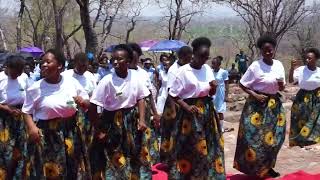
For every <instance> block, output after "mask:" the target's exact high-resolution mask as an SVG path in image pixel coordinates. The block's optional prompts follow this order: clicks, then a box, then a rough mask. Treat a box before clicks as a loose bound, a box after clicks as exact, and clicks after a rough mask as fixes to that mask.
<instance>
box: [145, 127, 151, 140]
mask: <svg viewBox="0 0 320 180" xmlns="http://www.w3.org/2000/svg"><path fill="white" fill-rule="evenodd" d="M144 133H145V135H146V140H147V141H150V139H151V129H150V128H147V129H146V130H145V131H144Z"/></svg>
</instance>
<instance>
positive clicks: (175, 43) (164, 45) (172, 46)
mask: <svg viewBox="0 0 320 180" xmlns="http://www.w3.org/2000/svg"><path fill="white" fill-rule="evenodd" d="M183 46H187V44H186V43H184V42H182V41H179V40H162V41H159V42H158V43H157V44H155V45H153V46H152V47H151V48H150V49H149V51H160V52H161V51H177V50H179V49H180V48H181V47H183Z"/></svg>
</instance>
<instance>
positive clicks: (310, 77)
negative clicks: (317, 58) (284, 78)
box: [293, 66, 320, 91]
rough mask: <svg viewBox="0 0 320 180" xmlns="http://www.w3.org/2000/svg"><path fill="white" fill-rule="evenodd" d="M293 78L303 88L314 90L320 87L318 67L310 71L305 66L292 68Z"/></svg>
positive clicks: (319, 69) (319, 70)
mask: <svg viewBox="0 0 320 180" xmlns="http://www.w3.org/2000/svg"><path fill="white" fill-rule="evenodd" d="M293 79H294V81H295V82H298V84H299V87H300V88H301V89H304V90H309V91H311V90H315V89H317V88H319V87H320V68H319V67H317V69H316V70H314V71H311V70H310V69H309V68H308V67H307V66H301V67H299V68H297V69H295V70H294V72H293Z"/></svg>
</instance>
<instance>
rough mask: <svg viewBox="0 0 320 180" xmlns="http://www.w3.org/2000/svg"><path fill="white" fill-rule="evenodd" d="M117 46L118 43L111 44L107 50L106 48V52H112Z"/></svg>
mask: <svg viewBox="0 0 320 180" xmlns="http://www.w3.org/2000/svg"><path fill="white" fill-rule="evenodd" d="M115 47H116V45H111V46H109V47H108V48H107V49H106V50H104V52H109V53H111V52H112V51H113V49H114V48H115Z"/></svg>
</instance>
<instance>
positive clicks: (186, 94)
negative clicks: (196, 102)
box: [169, 64, 215, 99]
mask: <svg viewBox="0 0 320 180" xmlns="http://www.w3.org/2000/svg"><path fill="white" fill-rule="evenodd" d="M213 80H215V78H214V76H213V72H212V69H211V68H210V66H208V65H207V64H204V65H203V66H202V67H201V69H194V68H192V67H191V66H190V64H186V65H184V66H182V67H180V68H179V72H178V73H177V75H176V79H175V80H174V81H173V84H172V86H171V87H170V90H169V94H170V95H171V96H172V97H180V98H181V99H188V98H198V97H205V96H208V95H209V90H210V85H209V83H210V82H211V81H213Z"/></svg>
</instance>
